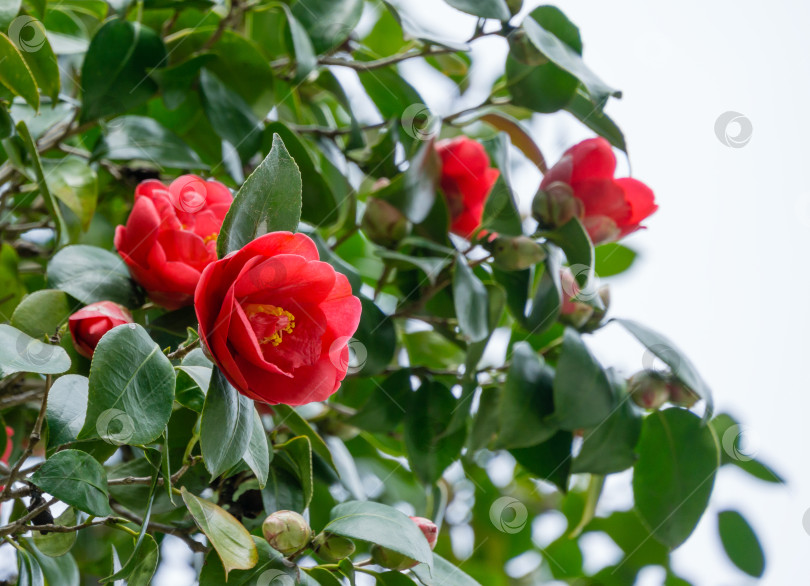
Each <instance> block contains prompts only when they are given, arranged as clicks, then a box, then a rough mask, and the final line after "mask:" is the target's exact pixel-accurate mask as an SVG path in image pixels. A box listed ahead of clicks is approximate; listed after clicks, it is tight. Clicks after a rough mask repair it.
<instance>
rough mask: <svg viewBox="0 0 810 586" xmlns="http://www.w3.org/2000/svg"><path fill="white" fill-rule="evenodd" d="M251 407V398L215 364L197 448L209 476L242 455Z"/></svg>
mask: <svg viewBox="0 0 810 586" xmlns="http://www.w3.org/2000/svg"><path fill="white" fill-rule="evenodd" d="M253 411H254V408H253V401H251V400H250V399H248V398H247V397H245V396H244V395H242V394H241V393H239V392H238V391H237V390H236V389H235V388H233V386H231V384H230V383H229V382H228V381H227V380H226V379H225V376H224V375H223V374H222V372H220V370H219V369H218V368H215V369H214V373H213V375H212V376H211V385H210V386H209V387H208V394H207V395H206V396H205V405H204V406H203V411H202V421H201V422H200V448H201V449H202V455H203V459H204V461H205V467H206V468H207V469H208V471H209V472H210V473H211V476H219V475H220V474H222V473H223V472H225V471H226V470H229V469H230V468H233V467H234V466H235V465H236V464H238V463H239V461H240V460H241V459H242V456H243V455H244V453H245V450H246V449H247V447H248V444H249V443H250V437H251V433H252V428H253Z"/></svg>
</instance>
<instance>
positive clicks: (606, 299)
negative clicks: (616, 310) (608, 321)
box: [582, 285, 610, 332]
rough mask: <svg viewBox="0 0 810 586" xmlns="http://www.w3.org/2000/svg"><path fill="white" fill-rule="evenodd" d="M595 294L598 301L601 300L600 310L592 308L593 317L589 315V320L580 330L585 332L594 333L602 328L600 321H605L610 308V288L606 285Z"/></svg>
mask: <svg viewBox="0 0 810 586" xmlns="http://www.w3.org/2000/svg"><path fill="white" fill-rule="evenodd" d="M597 293H598V295H599V299H601V300H602V308H601V309H599V308H596V307H594V308H593V315H591V317H590V319H588V321H587V322H586V323H585V325H584V326H583V328H582V330H583V331H585V332H594V331H596V330H598V329H599V328H600V327H602V320H603V319H605V316H606V315H607V312H608V309H609V308H610V287H609V286H608V285H604V286H602V287H599V290H598V291H597Z"/></svg>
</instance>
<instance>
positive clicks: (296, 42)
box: [281, 0, 318, 81]
mask: <svg viewBox="0 0 810 586" xmlns="http://www.w3.org/2000/svg"><path fill="white" fill-rule="evenodd" d="M316 1H317V0H316ZM281 8H282V9H283V10H284V13H285V15H286V16H287V34H288V36H289V42H290V43H291V45H292V53H293V54H294V55H295V79H296V81H303V80H304V79H306V77H307V75H309V74H310V73H311V72H312V70H313V69H315V66H316V65H317V64H318V60H317V59H316V58H315V49H314V47H313V46H312V41H311V40H310V38H309V35H308V34H307V29H306V28H304V26H303V25H302V24H301V22H300V21H299V20H298V18H297V17H296V16H295V15H294V14H293V13H292V11H291V10H290V9H289V7H287V6H286V5H285V4H282V5H281ZM305 8H306V7H305Z"/></svg>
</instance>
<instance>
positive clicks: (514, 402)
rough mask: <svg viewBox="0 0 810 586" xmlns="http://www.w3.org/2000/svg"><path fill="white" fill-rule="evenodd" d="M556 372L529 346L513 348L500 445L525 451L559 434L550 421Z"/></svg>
mask: <svg viewBox="0 0 810 586" xmlns="http://www.w3.org/2000/svg"><path fill="white" fill-rule="evenodd" d="M553 383H554V371H553V370H552V369H551V368H549V367H547V366H546V365H545V364H543V360H542V358H540V357H539V356H538V355H537V354H536V353H535V352H534V351H533V350H532V347H531V346H529V344H527V343H526V342H519V343H517V344H515V345H514V346H513V347H512V363H511V364H510V366H509V372H508V374H507V377H506V384H505V385H504V388H503V392H502V396H501V401H500V410H499V423H500V433H499V434H498V445H499V446H502V447H504V448H526V447H529V446H533V445H536V444H539V443H541V442H544V441H546V440H548V439H549V438H551V436H553V435H554V434H555V433H556V432H557V426H556V425H555V423H554V422H553V421H549V417H550V416H551V415H552V413H553V412H554V395H553V393H554V391H553V386H552V385H553Z"/></svg>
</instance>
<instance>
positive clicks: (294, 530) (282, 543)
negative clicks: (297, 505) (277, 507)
mask: <svg viewBox="0 0 810 586" xmlns="http://www.w3.org/2000/svg"><path fill="white" fill-rule="evenodd" d="M262 533H263V534H264V538H265V539H266V540H267V543H269V544H270V547H272V548H273V549H275V550H276V551H278V552H280V553H281V554H282V555H285V556H288V555H291V554H293V553H295V552H297V551H299V550H301V549H303V548H304V547H306V545H307V544H308V543H309V540H310V539H311V538H312V529H310V527H309V523H307V521H306V519H304V518H303V517H302V516H301V515H299V514H298V513H296V512H295V511H276V512H275V513H273V514H272V515H269V516H268V517H267V518H266V519H265V520H264V523H262Z"/></svg>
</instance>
